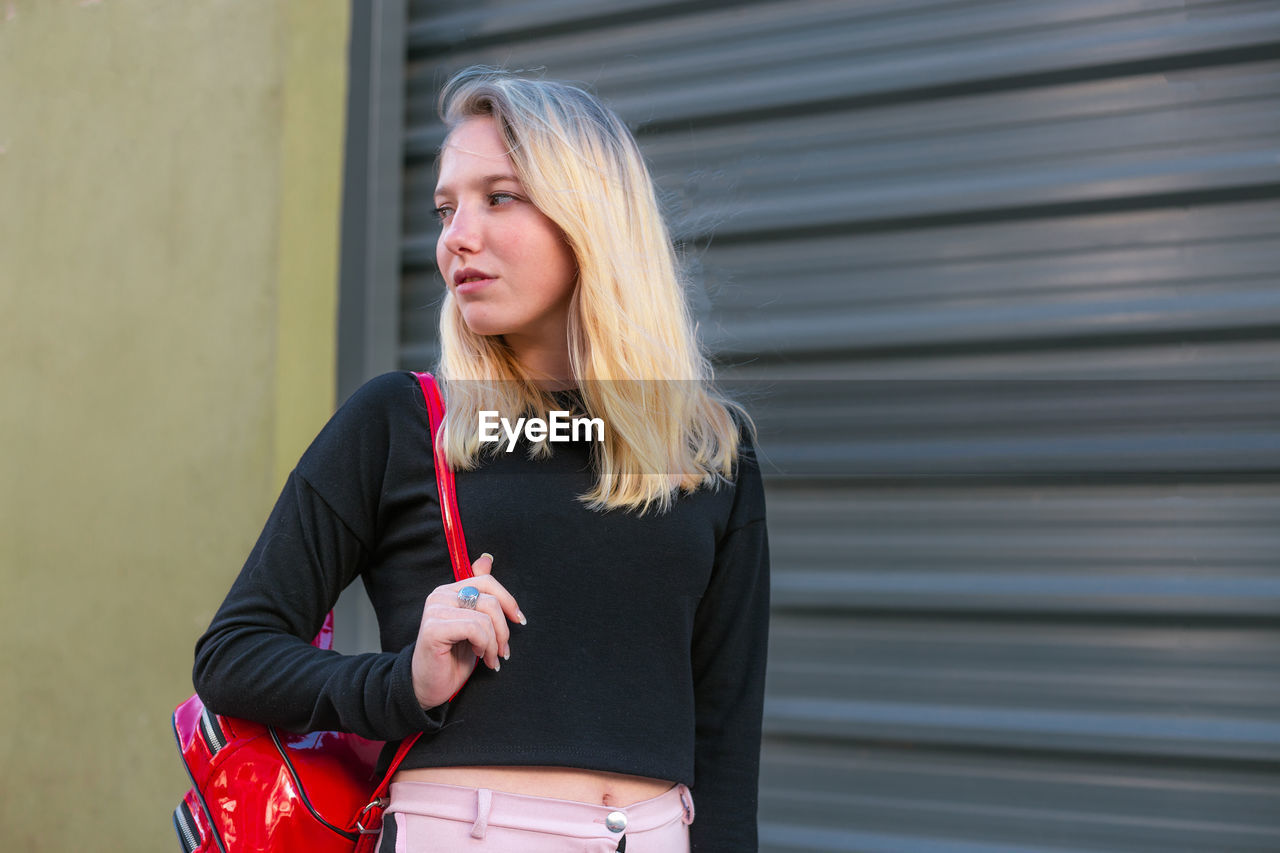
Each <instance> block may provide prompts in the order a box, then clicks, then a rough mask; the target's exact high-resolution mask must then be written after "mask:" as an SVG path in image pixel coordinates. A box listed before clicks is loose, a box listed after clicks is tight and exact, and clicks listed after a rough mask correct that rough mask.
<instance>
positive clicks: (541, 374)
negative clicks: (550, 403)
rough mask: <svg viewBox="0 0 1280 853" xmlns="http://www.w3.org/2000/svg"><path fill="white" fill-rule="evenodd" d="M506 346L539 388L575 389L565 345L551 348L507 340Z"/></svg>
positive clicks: (574, 380) (553, 389) (527, 342)
mask: <svg viewBox="0 0 1280 853" xmlns="http://www.w3.org/2000/svg"><path fill="white" fill-rule="evenodd" d="M507 346H509V347H511V352H512V355H514V356H515V358H516V361H518V362H520V366H521V367H522V368H524V371H525V373H526V374H527V375H528V376H529V377H530V378H532V380H533V382H534V384H536V385H537V386H538V387H539V388H544V389H546V390H548V391H559V390H563V389H565V388H575V387H577V385H578V382H577V380H576V379H575V378H574V376H573V366H572V364H571V363H570V360H569V347H568V346H567V345H561V346H551V345H546V344H538V343H533V342H529V341H519V340H511V339H510V338H508V339H507Z"/></svg>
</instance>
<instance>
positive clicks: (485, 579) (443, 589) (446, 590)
mask: <svg viewBox="0 0 1280 853" xmlns="http://www.w3.org/2000/svg"><path fill="white" fill-rule="evenodd" d="M471 568H472V570H474V571H475V576H474V577H469V578H467V579H465V580H460V581H455V582H454V583H451V584H445V585H443V586H438V587H436V588H435V590H433V591H432V593H431V594H432V595H436V594H437V593H439V594H441V595H446V594H447V595H451V596H455V597H456V596H457V594H458V590H460V589H463V588H464V587H468V586H474V587H475V588H476V589H478V590H479V591H480V592H487V593H488V594H489V595H492V596H493V597H494V598H496V599H498V603H499V604H500V605H501V606H502V612H503V613H504V614H505V615H506V618H508V619H510V620H511V621H512V622H519V623H520V624H521V625H527V624H529V620H528V619H526V618H525V615H524V613H522V612H521V611H520V606H519V605H518V604H516V599H515V596H513V595H512V594H511V593H510V592H508V591H507V588H506V587H505V586H503V585H502V584H501V583H500V582H499V581H498V580H497V578H495V577H494V576H493V575H492V574H491V572H492V570H493V555H492V554H488V553H485V554H481V555H480V557H479V558H478V559H477V560H476V561H475V562H474V563H472V564H471Z"/></svg>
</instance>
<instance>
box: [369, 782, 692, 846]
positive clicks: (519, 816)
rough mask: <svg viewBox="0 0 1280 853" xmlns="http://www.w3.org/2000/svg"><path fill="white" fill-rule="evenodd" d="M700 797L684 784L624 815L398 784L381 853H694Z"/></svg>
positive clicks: (518, 797)
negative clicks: (692, 827) (695, 817)
mask: <svg viewBox="0 0 1280 853" xmlns="http://www.w3.org/2000/svg"><path fill="white" fill-rule="evenodd" d="M691 823H693V797H692V796H690V794H689V789H688V788H686V787H685V786H684V785H683V784H681V785H676V786H675V787H674V788H672V789H671V790H669V791H667V792H666V793H665V794H661V795H659V796H657V797H654V798H653V799H651V800H645V801H643V802H639V803H635V804H633V805H629V806H623V807H621V808H616V809H615V808H612V807H610V806H599V805H593V804H591V803H579V802H574V801H572V800H554V799H550V798H548V797H531V796H527V795H524V794H508V793H505V792H503V791H490V790H489V789H487V788H463V787H459V786H456V785H440V784H437V783H434V782H396V783H393V784H392V785H391V805H389V806H388V807H387V811H386V814H385V816H384V817H383V819H382V835H381V836H380V837H379V839H378V853H458V851H471V850H474V851H502V853H511V851H519V853H606V851H614V850H617V849H619V844H620V843H621V842H622V839H623V837H624V836H625V837H626V843H625V845H624V846H623V847H622V849H623V850H624V851H626V853H689V824H691Z"/></svg>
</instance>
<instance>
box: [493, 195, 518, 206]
mask: <svg viewBox="0 0 1280 853" xmlns="http://www.w3.org/2000/svg"><path fill="white" fill-rule="evenodd" d="M515 200H516V197H515V196H513V195H512V194H511V193H490V194H489V204H491V205H493V206H494V207H497V206H498V205H500V204H507V203H508V202H512V201H515Z"/></svg>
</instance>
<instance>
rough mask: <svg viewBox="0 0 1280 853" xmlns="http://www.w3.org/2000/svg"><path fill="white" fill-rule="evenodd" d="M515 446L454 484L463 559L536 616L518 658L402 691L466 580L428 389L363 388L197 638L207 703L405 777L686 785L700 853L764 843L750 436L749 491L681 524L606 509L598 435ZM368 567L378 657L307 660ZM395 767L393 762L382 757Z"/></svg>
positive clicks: (765, 569) (763, 601)
mask: <svg viewBox="0 0 1280 853" xmlns="http://www.w3.org/2000/svg"><path fill="white" fill-rule="evenodd" d="M553 447H554V455H553V456H552V457H551V458H550V459H547V460H539V461H531V460H530V459H529V458H528V457H527V455H526V453H525V452H524V448H523V447H521V446H517V447H516V449H515V451H514V452H511V453H500V454H497V455H496V456H495V457H485V458H484V461H483V463H482V465H481V466H480V467H479V468H477V469H476V470H472V471H459V472H458V473H457V475H456V479H457V492H458V507H459V512H460V513H461V516H462V524H463V529H464V531H465V535H466V540H467V547H468V549H469V551H470V552H471V553H470V558H471V559H472V560H475V559H476V558H478V557H479V555H480V554H481V553H483V552H485V551H487V552H489V553H490V554H492V555H493V557H494V563H493V574H494V576H495V577H496V578H497V579H498V580H499V581H501V582H502V584H503V585H504V586H506V587H507V589H509V590H510V591H511V593H512V594H513V595H514V596H515V598H516V600H517V601H518V602H519V604H520V608H521V610H522V611H523V612H524V614H525V616H526V617H527V619H528V625H527V626H523V627H522V626H520V625H518V624H514V623H513V624H512V625H511V643H510V645H511V658H510V660H509V661H504V662H503V664H502V669H501V671H500V672H493V671H490V670H489V669H488V668H486V667H485V666H483V665H481V666H479V667H477V668H476V670H475V672H474V674H473V675H472V676H471V679H470V681H469V682H468V683H467V685H466V686H465V687H464V688H463V689H462V691H461V692H460V693H459V694H458V696H456V697H455V698H454V699H453V700H452V702H450V703H448V704H446V705H442V706H440V707H437V708H433V709H431V710H430V711H423V710H422V709H421V708H420V707H419V705H418V702H417V699H416V698H415V695H414V692H413V684H412V677H411V667H410V665H411V661H412V654H413V646H414V641H415V639H416V638H417V633H418V626H419V622H420V621H421V618H422V606H423V601H424V599H425V598H426V596H427V594H428V593H429V592H431V590H432V589H434V588H435V587H437V586H439V585H441V584H446V583H451V582H453V572H452V569H451V567H450V563H449V557H448V549H447V546H446V544H445V539H444V533H443V527H442V523H441V520H440V507H439V495H438V492H437V490H436V482H435V473H434V470H433V461H432V454H431V441H430V422H429V420H428V417H427V410H426V405H425V403H424V402H423V400H422V394H421V390H420V389H419V387H418V382H417V380H416V378H414V376H413V375H412V374H410V373H407V372H401V373H388V374H385V375H383V376H380V377H378V378H376V379H374V380H372V381H371V382H369V383H367V384H366V385H364V387H362V388H361V389H360V390H359V391H357V392H356V393H355V394H354V395H353V396H352V397H351V399H350V400H348V401H347V402H346V404H344V405H343V406H342V408H341V409H340V410H339V411H338V413H337V414H336V415H334V417H333V418H332V419H331V420H330V422H329V423H328V424H327V425H326V426H325V428H324V429H323V430H322V431H321V432H320V434H319V436H318V437H317V438H316V439H315V441H314V442H313V443H312V445H311V447H310V448H309V449H308V450H307V451H306V453H305V454H304V455H303V457H302V459H301V460H300V461H299V463H298V466H297V468H296V469H295V470H294V471H293V473H292V474H290V476H289V479H288V482H287V483H286V485H285V487H284V491H283V493H282V494H281V496H280V499H279V501H278V502H277V503H276V505H275V508H274V510H273V511H272V513H271V516H270V518H269V520H268V521H267V525H266V528H265V529H264V530H263V532H262V535H261V537H260V538H259V539H258V542H257V544H256V545H255V546H254V549H253V551H252V553H251V554H250V555H249V559H248V561H247V562H246V563H245V565H244V568H243V569H242V570H241V572H240V575H239V577H238V578H237V579H236V581H235V584H234V585H233V586H232V588H231V592H230V593H229V594H228V595H227V598H226V600H225V601H224V602H223V604H222V607H221V608H220V609H219V610H218V612H217V614H216V615H215V616H214V619H213V622H212V624H211V625H210V626H209V630H208V631H207V632H206V633H205V634H204V636H203V637H201V638H200V640H199V641H198V643H197V644H196V657H195V670H194V679H195V685H196V690H197V692H198V693H199V694H200V696H201V698H202V699H203V700H204V701H205V703H206V704H207V705H208V707H209V708H210V709H212V710H214V711H215V712H217V713H221V714H227V715H232V716H238V717H245V718H248V719H253V720H258V721H260V722H263V723H267V724H272V725H277V726H280V727H283V728H286V729H290V730H293V731H311V730H340V731H351V732H355V733H357V734H360V735H363V736H365V737H368V738H373V739H377V740H386V741H398V740H400V739H402V738H404V737H406V736H408V735H409V734H411V733H413V732H417V731H425V732H427V734H426V735H424V736H423V737H422V738H420V739H419V741H418V743H417V744H416V745H415V746H414V748H413V750H412V751H411V752H410V754H409V756H408V758H407V759H406V760H405V763H404V764H403V765H402V766H403V767H404V768H414V767H430V766H450V765H470V766H483V765H530V766H560V767H577V768H585V769H591V770H605V771H613V772H616V773H627V774H633V775H637V776H647V777H652V778H655V779H667V780H670V781H673V782H684V783H685V784H687V785H689V786H690V788H691V789H692V792H693V796H694V803H695V807H696V809H697V817H696V819H695V821H694V824H693V825H692V826H691V827H690V832H691V838H692V841H693V849H694V850H696V851H699V853H705V851H729V850H733V851H739V852H740V851H752V850H755V849H756V800H757V780H758V763H759V750H760V721H761V710H762V703H763V693H764V674H765V656H766V645H767V634H768V613H769V558H768V540H767V536H766V532H765V508H764V491H763V487H762V484H761V480H760V471H759V467H758V465H757V464H756V461H755V458H754V453H753V451H752V449H751V447H750V445H749V443H748V442H747V440H746V439H745V438H744V440H743V443H742V447H743V451H742V453H741V454H740V456H739V460H738V470H737V476H736V478H735V482H734V483H731V484H722V485H720V486H719V487H718V488H714V489H713V488H703V489H700V490H698V491H697V492H694V493H692V494H686V495H682V496H681V497H680V498H679V499H678V501H677V503H676V506H675V508H674V509H673V510H671V511H669V512H667V513H663V514H654V513H652V512H651V513H648V514H646V515H643V516H637V515H636V514H634V513H626V512H620V511H611V512H603V513H602V512H598V511H593V510H590V509H588V508H587V507H586V506H585V505H584V504H583V503H582V502H581V501H579V500H578V499H577V496H578V495H581V494H583V493H585V492H586V491H588V490H589V488H590V487H591V484H592V481H593V478H594V475H593V474H592V472H591V469H590V460H589V452H590V448H589V446H588V444H587V443H586V442H580V443H561V444H555V445H553ZM357 576H360V577H361V578H362V579H363V581H364V584H365V588H366V590H367V591H368V594H369V598H370V600H371V601H372V603H373V607H374V610H375V611H376V613H377V616H378V624H379V630H380V635H381V642H382V649H383V651H382V652H381V653H368V654H359V655H342V654H338V653H336V652H329V651H321V650H319V649H315V648H313V647H312V646H310V645H309V640H310V638H311V637H313V636H315V634H316V632H317V631H318V629H319V627H320V624H321V622H322V621H323V619H324V616H325V614H326V613H327V612H328V611H329V610H330V609H331V608H332V607H333V605H334V602H336V601H337V599H338V595H339V593H341V592H342V590H343V588H344V587H346V585H347V584H348V583H350V582H351V581H352V580H354V579H355V578H356V577H357ZM390 749H391V747H388V751H386V752H384V755H383V763H384V766H385V763H386V762H387V761H388V760H389V758H388V756H389V751H390Z"/></svg>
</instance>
